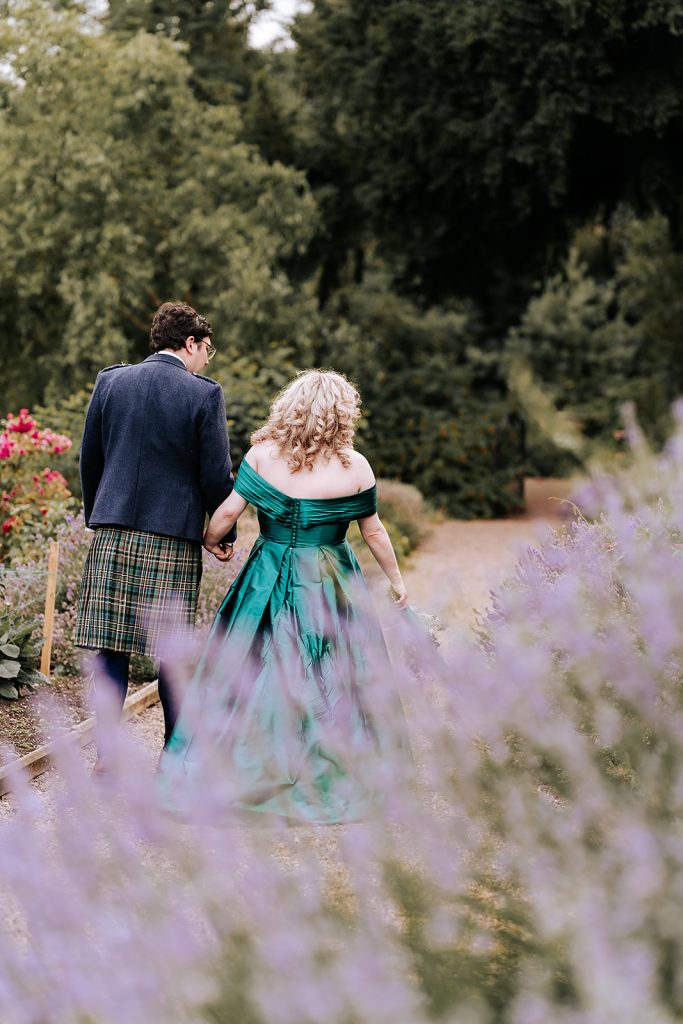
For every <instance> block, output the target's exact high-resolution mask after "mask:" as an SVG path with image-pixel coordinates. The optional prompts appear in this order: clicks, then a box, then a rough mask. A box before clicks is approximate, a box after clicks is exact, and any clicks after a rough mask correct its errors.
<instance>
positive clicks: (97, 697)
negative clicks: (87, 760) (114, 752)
mask: <svg viewBox="0 0 683 1024" xmlns="http://www.w3.org/2000/svg"><path fill="white" fill-rule="evenodd" d="M129 660H130V656H129V655H128V654H124V653H122V652H121V651H107V650H105V651H99V652H98V653H97V654H96V655H95V664H94V675H95V679H94V704H95V715H96V718H97V762H96V764H95V771H96V772H101V771H105V770H106V769H107V761H108V755H109V754H110V753H111V749H110V748H111V745H112V740H113V736H114V734H115V730H116V728H117V726H118V723H119V719H120V717H121V709H122V708H123V702H124V701H125V699H126V694H127V692H128V670H129Z"/></svg>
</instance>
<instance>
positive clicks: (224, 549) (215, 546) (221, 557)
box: [203, 530, 235, 562]
mask: <svg viewBox="0 0 683 1024" xmlns="http://www.w3.org/2000/svg"><path fill="white" fill-rule="evenodd" d="M203 543H204V547H205V548H206V550H207V551H209V552H211V554H212V555H214V556H215V557H216V558H217V559H218V561H219V562H229V561H230V559H231V558H232V556H233V555H234V554H235V547H234V545H233V544H230V543H228V542H227V541H224V542H223V541H212V540H211V538H210V537H209V532H208V530H207V532H206V533H205V534H204V541H203Z"/></svg>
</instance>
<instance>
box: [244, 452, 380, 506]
mask: <svg viewBox="0 0 683 1024" xmlns="http://www.w3.org/2000/svg"><path fill="white" fill-rule="evenodd" d="M243 466H247V467H248V469H249V471H250V472H251V473H253V474H254V476H257V477H258V478H259V480H260V481H261V482H262V483H264V484H265V485H266V487H269V488H270V489H271V491H275V492H276V494H279V495H280V497H281V498H287V499H288V500H289V501H316V502H317V501H325V502H327V501H349V500H350V499H351V498H359V497H360V496H361V495H363V494H369V493H370V491H374V490H375V489H376V487H377V484H376V483H375V484H371V485H370V487H365V488H364V489H363V490H362V491H354V492H353V493H352V494H340V495H339V497H336V498H295V497H294V495H293V494H286V493H285V491H281V490H280V488H279V487H276V486H275V484H271V482H270V480H266V478H265V477H264V476H261V474H260V473H259V471H258V470H257V469H254V467H253V466H252V465H251V463H250V462H247V460H246V459H242V462H241V463H240V468H239V470H238V471H237V475H238V477H239V474H240V473H241V472H242V467H243Z"/></svg>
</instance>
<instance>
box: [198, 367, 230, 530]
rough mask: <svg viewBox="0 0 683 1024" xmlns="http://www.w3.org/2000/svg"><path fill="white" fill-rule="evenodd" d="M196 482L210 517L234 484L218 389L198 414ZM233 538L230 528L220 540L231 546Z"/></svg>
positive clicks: (221, 402)
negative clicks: (197, 472) (229, 543)
mask: <svg viewBox="0 0 683 1024" xmlns="http://www.w3.org/2000/svg"><path fill="white" fill-rule="evenodd" d="M199 479H200V486H201V491H202V497H203V499H204V505H205V506H206V510H207V512H208V513H209V515H210V516H211V515H213V513H214V512H215V511H216V509H217V508H218V506H219V505H221V504H222V503H223V502H224V501H225V499H226V498H227V497H228V495H229V494H230V492H231V491H232V489H233V486H234V483H235V481H234V478H233V475H232V461H231V459H230V441H229V439H228V423H227V416H226V413H225V399H224V398H223V389H222V388H221V387H220V386H219V385H217V386H216V387H215V388H213V389H212V391H211V394H210V395H209V396H208V398H206V399H205V401H204V403H203V405H202V407H201V410H200V413H199ZM236 536H237V530H236V528H235V527H234V526H233V528H232V530H231V531H230V533H228V534H226V536H225V537H224V538H223V540H225V541H229V542H233V541H234V540H235V538H236Z"/></svg>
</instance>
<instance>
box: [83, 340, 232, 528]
mask: <svg viewBox="0 0 683 1024" xmlns="http://www.w3.org/2000/svg"><path fill="white" fill-rule="evenodd" d="M231 469H232V464H231V461H230V446H229V442H228V428H227V422H226V414H225V401H224V398H223V389H222V388H221V386H220V384H218V383H217V381H215V380H212V379H211V378H210V377H202V376H200V375H199V374H194V373H190V372H189V371H188V370H186V369H185V367H184V366H183V364H182V363H181V362H180V361H179V360H178V359H177V358H176V357H175V356H171V355H167V354H164V353H155V354H154V355H151V356H148V357H147V359H145V360H144V362H142V363H138V364H135V365H128V364H120V365H118V366H108V367H107V368H106V369H104V370H101V371H100V373H99V374H98V376H97V380H96V382H95V388H94V390H93V393H92V397H91V399H90V405H89V406H88V411H87V414H86V418H85V430H84V433H83V441H82V444H81V453H80V471H81V484H82V487H83V505H84V510H85V521H86V525H87V526H90V527H97V526H125V527H130V528H132V529H135V530H144V531H145V532H147V533H158V534H164V535H166V536H169V537H181V538H184V539H185V540H192V541H201V539H202V535H203V531H204V522H205V516H206V514H207V513H208V514H209V515H211V514H212V513H213V512H214V511H215V509H216V508H217V507H218V506H219V505H220V504H221V502H223V501H224V500H225V498H227V496H228V495H229V494H230V492H231V490H232V487H233V477H232V473H231ZM234 536H235V531H234V530H233V531H232V533H231V534H230V535H228V537H227V538H226V539H234Z"/></svg>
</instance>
